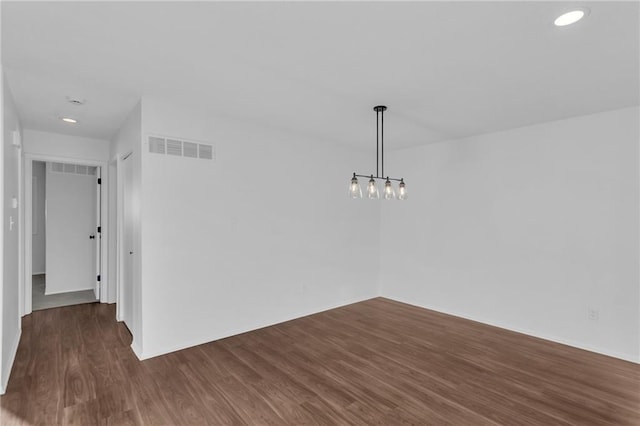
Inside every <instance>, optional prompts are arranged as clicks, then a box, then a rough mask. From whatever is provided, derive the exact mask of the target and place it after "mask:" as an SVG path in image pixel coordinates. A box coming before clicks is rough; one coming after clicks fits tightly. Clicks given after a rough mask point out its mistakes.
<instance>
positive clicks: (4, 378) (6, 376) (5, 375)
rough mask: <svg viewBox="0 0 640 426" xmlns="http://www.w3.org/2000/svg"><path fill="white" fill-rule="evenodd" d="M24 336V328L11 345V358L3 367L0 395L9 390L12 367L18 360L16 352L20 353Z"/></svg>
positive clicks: (19, 331)
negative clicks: (21, 339)
mask: <svg viewBox="0 0 640 426" xmlns="http://www.w3.org/2000/svg"><path fill="white" fill-rule="evenodd" d="M21 336H22V329H19V330H18V333H17V334H16V339H15V341H14V342H13V345H12V346H11V352H9V357H10V358H9V359H10V360H11V361H10V362H9V363H8V364H5V365H3V366H2V367H3V368H2V383H0V395H4V393H5V392H6V391H7V385H8V384H9V377H10V376H11V369H12V368H13V363H14V361H15V360H16V354H17V353H18V345H19V344H20V337H21ZM5 366H6V368H5Z"/></svg>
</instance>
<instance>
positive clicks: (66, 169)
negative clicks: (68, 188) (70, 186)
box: [50, 163, 97, 176]
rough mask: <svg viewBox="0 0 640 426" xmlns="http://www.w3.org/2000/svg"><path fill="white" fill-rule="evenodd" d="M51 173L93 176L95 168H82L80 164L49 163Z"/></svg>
mask: <svg viewBox="0 0 640 426" xmlns="http://www.w3.org/2000/svg"><path fill="white" fill-rule="evenodd" d="M50 164H51V171H52V172H56V173H70V174H74V175H83V176H95V175H96V170H97V168H96V166H83V165H81V164H77V165H76V164H67V163H50Z"/></svg>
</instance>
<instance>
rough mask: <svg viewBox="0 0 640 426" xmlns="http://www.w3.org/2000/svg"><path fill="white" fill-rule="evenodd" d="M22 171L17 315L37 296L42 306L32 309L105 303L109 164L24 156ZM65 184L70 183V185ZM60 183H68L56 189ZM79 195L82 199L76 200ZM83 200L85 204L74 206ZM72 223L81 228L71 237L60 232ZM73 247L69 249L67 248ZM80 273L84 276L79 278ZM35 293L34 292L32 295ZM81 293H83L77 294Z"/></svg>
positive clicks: (107, 293) (27, 310) (27, 309)
mask: <svg viewBox="0 0 640 426" xmlns="http://www.w3.org/2000/svg"><path fill="white" fill-rule="evenodd" d="M23 170H24V173H23V174H22V177H23V180H22V187H23V196H24V209H23V216H22V223H23V224H24V226H23V227H22V232H21V237H20V238H21V242H22V244H23V248H24V249H23V252H22V254H23V257H22V259H23V261H22V262H21V263H22V265H23V266H22V267H23V274H22V279H21V280H20V299H21V300H20V316H24V315H28V314H30V313H31V312H32V310H33V302H34V301H35V300H36V298H37V297H45V298H46V299H45V300H46V303H45V304H44V305H43V304H40V303H39V302H40V301H38V304H37V308H36V309H41V308H42V309H46V308H49V307H57V306H67V305H70V304H77V303H88V302H96V301H99V302H101V303H109V302H110V296H111V295H112V291H110V289H109V288H108V286H106V282H107V280H108V276H106V275H108V272H109V271H108V265H109V263H108V258H107V255H108V253H107V245H108V241H109V238H108V235H107V232H108V226H107V225H108V224H107V223H106V222H103V221H102V218H107V217H108V197H107V195H108V188H109V185H108V174H109V173H108V167H107V162H103V161H94V160H88V159H87V160H80V159H78V160H76V159H70V158H65V157H56V156H50V155H39V154H25V156H24V163H23ZM76 179H84V181H82V183H81V182H79V181H77V180H76ZM69 180H72V181H73V183H71V184H69V182H68V181H69ZM61 182H62V183H65V182H66V183H67V184H68V185H66V186H64V185H60V183H61ZM74 185H77V186H78V187H76V186H74ZM79 187H82V188H84V189H82V188H79ZM60 188H62V189H60ZM65 188H66V189H65ZM89 188H92V189H91V192H89V191H90V189H89ZM56 191H57V192H58V195H56ZM81 193H82V194H84V196H83V197H80V196H79V195H80V194H81ZM81 199H82V200H84V201H83V204H81V205H78V204H74V203H76V201H77V202H79V200H81ZM74 206H75V207H74ZM69 209H71V211H69ZM38 215H40V218H39V217H38ZM43 216H44V219H42V217H43ZM56 217H58V220H56ZM73 223H75V224H77V225H79V226H78V228H80V225H82V229H81V230H77V234H76V236H75V237H73V235H72V232H76V231H71V230H70V229H71V228H69V229H68V230H67V231H66V232H62V230H65V229H67V228H68V227H70V226H71V224H73ZM65 227H67V228H65ZM56 232H58V235H57V236H56V234H55V233H56ZM60 235H62V237H60ZM71 240H73V241H71ZM43 241H44V242H43ZM56 241H58V243H56ZM60 241H62V243H60ZM71 243H73V244H72V245H73V247H71V246H69V244H71ZM47 246H48V247H49V249H47ZM43 247H44V249H43ZM78 247H82V248H83V250H82V251H80V250H79V248H78ZM60 259H62V260H60ZM81 259H82V260H81ZM65 262H66V263H65ZM61 265H62V266H61ZM69 272H70V273H72V274H71V275H70V274H69ZM61 273H62V274H64V275H61ZM81 274H82V278H78V277H80V275H81ZM60 277H62V278H60ZM35 291H37V292H38V294H36V295H35V296H34V292H35ZM80 291H82V292H84V293H82V294H79V293H78V294H76V292H80ZM113 298H114V299H115V291H114V292H113ZM56 299H61V300H56ZM48 300H51V302H49V301H48ZM113 302H115V300H113V301H112V302H111V303H113Z"/></svg>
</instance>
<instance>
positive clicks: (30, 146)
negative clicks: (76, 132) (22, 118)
mask: <svg viewBox="0 0 640 426" xmlns="http://www.w3.org/2000/svg"><path fill="white" fill-rule="evenodd" d="M23 139H24V152H25V154H34V155H45V156H53V157H58V158H68V159H73V160H90V161H108V160H109V149H110V146H109V145H110V144H109V141H107V140H103V139H91V138H83V137H78V136H70V135H62V134H59V133H50V132H41V131H38V130H31V129H24V137H23Z"/></svg>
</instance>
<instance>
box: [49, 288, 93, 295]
mask: <svg viewBox="0 0 640 426" xmlns="http://www.w3.org/2000/svg"><path fill="white" fill-rule="evenodd" d="M87 290H93V287H89V288H79V289H77V290H65V291H51V292H48V291H47V289H46V287H45V291H44V295H45V296H51V295H53V294H65V293H75V292H76V291H87Z"/></svg>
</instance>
